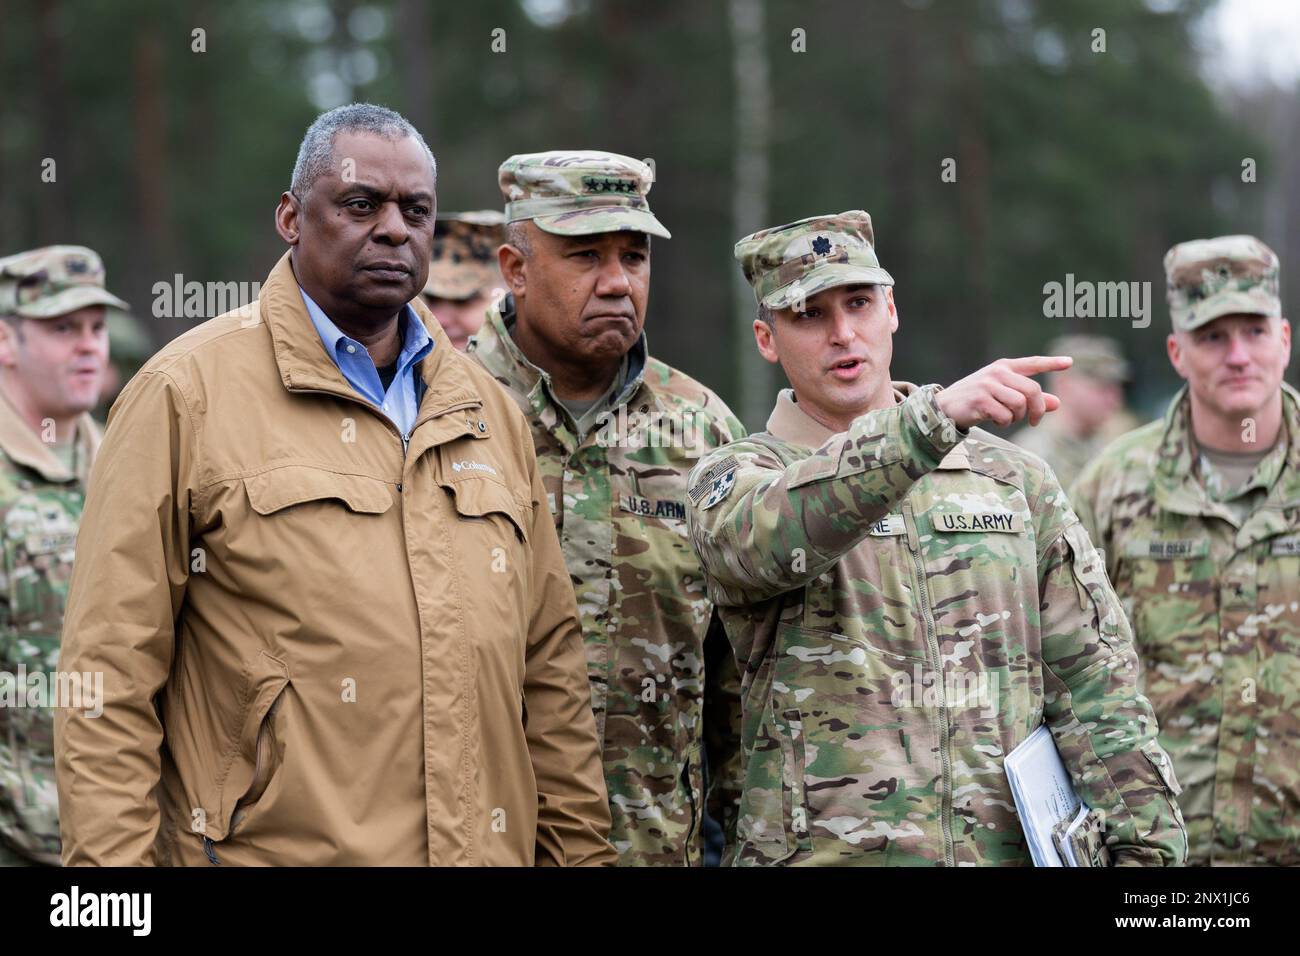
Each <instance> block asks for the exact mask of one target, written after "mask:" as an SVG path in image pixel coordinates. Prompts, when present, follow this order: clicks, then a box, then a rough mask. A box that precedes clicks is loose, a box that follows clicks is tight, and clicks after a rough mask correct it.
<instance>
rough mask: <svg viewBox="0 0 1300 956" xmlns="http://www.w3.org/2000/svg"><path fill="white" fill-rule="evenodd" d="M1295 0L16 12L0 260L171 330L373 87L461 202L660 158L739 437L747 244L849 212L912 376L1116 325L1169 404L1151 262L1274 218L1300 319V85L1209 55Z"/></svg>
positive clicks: (672, 353)
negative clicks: (315, 137)
mask: <svg viewBox="0 0 1300 956" xmlns="http://www.w3.org/2000/svg"><path fill="white" fill-rule="evenodd" d="M1224 4H1228V5H1230V6H1231V10H1230V11H1229V13H1230V17H1227V18H1225V15H1224V10H1223V5H1224ZM1279 9H1290V10H1291V11H1292V14H1294V13H1295V12H1296V4H1295V3H1294V2H1293V0H1219V2H1217V3H1216V0H818V2H807V0H802V2H801V0H695V2H687V0H664V2H656V3H646V2H644V0H588V2H583V0H474V2H455V3H454V2H445V0H438V2H432V3H431V2H427V0H424V2H422V0H365V2H362V0H197V2H192V3H174V2H170V0H120V2H109V0H0V24H3V30H2V32H0V89H3V90H4V94H3V96H0V254H8V253H11V252H16V251H19V250H21V249H25V248H30V247H32V246H36V245H43V244H49V243H56V242H62V243H77V244H84V245H89V246H91V247H93V248H94V249H96V250H98V251H99V252H100V253H101V254H102V255H103V257H104V259H105V262H106V265H107V268H108V279H109V287H110V288H111V289H112V290H113V291H115V292H117V293H118V294H119V295H121V296H123V297H124V298H126V299H127V300H128V301H129V302H131V303H132V305H133V306H134V309H135V314H136V315H137V317H139V318H140V319H141V321H142V322H143V323H144V324H145V325H146V326H147V328H148V332H149V335H150V336H151V337H152V339H153V341H154V343H155V344H161V343H163V342H165V341H166V340H168V339H169V338H171V337H172V336H174V335H176V334H178V333H179V332H181V331H183V330H184V328H186V327H187V326H188V325H190V324H193V321H194V320H185V319H165V318H164V319H159V318H155V317H154V316H153V315H152V314H151V308H150V307H151V302H152V300H153V293H152V292H151V289H152V286H153V284H154V283H155V282H159V281H165V282H171V281H172V277H173V276H174V275H175V274H176V273H180V274H182V275H183V276H184V278H185V280H186V281H193V280H198V281H201V282H206V281H219V282H228V281H238V282H254V281H261V280H262V279H264V278H265V276H266V273H267V272H268V271H269V269H270V267H271V265H272V264H273V263H274V262H275V260H276V258H277V257H278V256H279V255H280V254H281V252H282V244H281V242H280V240H279V239H278V237H277V236H276V234H275V232H274V230H273V227H272V212H273V210H274V208H275V204H276V202H277V200H278V197H279V195H280V192H281V190H283V189H285V188H287V185H288V179H289V174H290V171H291V168H292V165H293V161H294V157H295V152H296V149H297V146H298V142H299V140H300V139H301V137H302V134H303V132H304V130H305V128H306V126H307V124H308V123H309V122H310V121H311V120H312V118H313V117H314V116H315V115H316V114H317V113H318V112H319V111H320V110H322V109H326V108H329V107H332V106H335V105H338V104H340V103H344V102H349V101H352V100H369V101H374V102H378V103H383V104H385V105H388V106H391V107H393V108H395V109H397V110H399V111H401V112H402V113H404V114H405V115H406V116H407V117H408V118H409V119H410V120H411V121H412V122H413V123H414V124H415V125H416V126H417V127H418V128H419V129H420V130H421V131H422V132H423V133H424V135H425V137H426V139H427V140H428V142H429V144H430V146H431V147H432V148H433V150H434V152H435V154H436V155H437V157H438V162H439V182H438V194H439V195H438V199H439V208H440V209H441V210H443V211H452V210H464V209H476V208H483V207H499V206H500V195H499V193H498V191H497V187H496V169H497V166H498V164H499V163H500V162H501V160H502V159H504V158H505V157H506V156H508V155H510V154H511V153H516V152H528V151H534V150H543V149H551V148H559V147H567V148H602V149H609V150H614V151H617V152H622V153H627V154H630V155H632V156H636V157H651V158H653V159H654V161H655V166H656V170H657V182H656V185H655V187H654V190H653V192H652V193H651V196H650V199H651V205H652V207H653V208H654V210H655V212H656V213H657V214H658V216H659V217H660V218H661V219H662V221H663V222H664V223H665V224H666V225H667V226H668V228H669V229H670V230H672V232H673V238H672V239H671V240H669V241H664V242H656V243H655V246H654V277H653V282H652V286H651V290H652V291H651V298H650V316H649V320H648V325H647V333H648V335H649V339H650V346H651V350H652V352H654V353H655V354H657V355H658V356H659V357H660V358H662V359H664V360H666V361H668V362H669V363H671V364H673V365H676V366H678V367H680V368H682V369H683V370H685V371H687V372H689V373H690V374H692V375H694V376H696V377H697V378H699V379H701V380H702V381H704V382H706V383H708V384H710V385H712V386H713V387H714V388H715V389H717V390H718V391H719V392H720V393H721V394H722V395H723V397H724V398H726V399H727V400H728V401H729V402H730V403H731V404H732V406H733V408H734V409H735V410H736V411H737V413H739V414H740V415H741V416H742V418H744V419H745V421H746V424H748V425H750V426H759V425H761V424H762V423H763V421H764V420H765V418H766V413H767V411H768V410H769V409H770V407H771V404H772V397H773V393H774V390H775V388H776V387H777V385H778V384H779V383H778V376H779V372H777V371H774V370H772V369H771V368H770V367H768V366H766V365H765V363H762V362H761V360H759V359H758V358H757V356H756V354H755V352H754V348H753V343H752V336H751V334H750V332H749V325H750V322H751V320H752V318H753V311H754V310H753V297H752V295H751V293H750V292H749V290H748V289H747V288H745V287H742V286H741V283H740V281H739V280H740V272H739V268H738V267H737V266H736V264H735V262H734V260H733V259H732V257H731V250H732V246H733V245H734V243H735V241H736V239H737V238H739V237H740V236H741V235H742V234H744V233H746V232H749V231H752V230H753V229H757V228H760V227H763V226H768V225H775V224H778V223H783V222H788V221H791V220H793V219H798V218H802V217H804V216H809V215H813V214H819V213H827V212H838V211H841V210H844V209H850V208H856V207H861V208H864V209H867V210H868V211H869V212H870V213H871V214H872V217H873V220H874V221H875V225H876V235H877V245H878V251H879V254H880V258H881V261H882V263H883V264H884V266H885V267H886V268H887V269H889V271H890V272H891V273H892V274H893V275H894V277H895V280H896V281H897V283H898V286H897V290H896V291H897V298H898V302H899V307H900V312H901V315H902V320H903V324H902V327H901V329H900V333H899V335H898V337H897V339H896V343H895V355H896V358H895V363H894V370H895V375H896V377H899V378H906V379H910V380H913V381H941V382H948V381H951V380H952V379H954V378H956V377H958V376H959V375H960V374H963V373H964V372H966V371H968V370H971V369H973V368H975V367H977V366H978V365H980V364H983V362H984V361H986V360H990V359H992V358H996V357H998V356H999V355H1004V354H1022V353H1032V352H1037V351H1041V350H1042V349H1043V347H1044V344H1045V343H1046V341H1047V340H1048V339H1049V338H1050V337H1052V336H1053V335H1056V334H1059V333H1062V332H1066V331H1095V332H1102V333H1107V334H1113V335H1114V336H1115V337H1116V338H1118V339H1119V340H1120V341H1121V343H1122V344H1123V346H1124V348H1125V349H1126V350H1127V352H1128V353H1129V355H1130V357H1131V358H1132V359H1133V360H1134V362H1135V363H1136V366H1137V369H1138V377H1137V381H1136V382H1135V385H1134V389H1133V393H1132V399H1133V401H1134V403H1135V405H1136V406H1137V407H1138V408H1139V409H1140V410H1141V412H1143V413H1144V414H1147V415H1154V414H1158V413H1159V412H1160V411H1161V410H1162V404H1163V402H1164V401H1165V400H1166V399H1167V398H1168V396H1169V395H1170V393H1171V392H1172V390H1173V388H1174V386H1175V385H1176V384H1177V382H1176V379H1175V378H1174V376H1173V373H1172V371H1170V369H1169V367H1168V362H1167V360H1166V358H1165V352H1164V337H1165V334H1166V332H1167V330H1168V314H1167V311H1166V309H1165V306H1164V281H1163V272H1162V268H1161V259H1162V257H1163V255H1164V252H1165V250H1166V249H1167V248H1168V247H1169V246H1170V245H1172V244H1173V243H1174V242H1177V241H1181V240H1184V239H1189V238H1196V237H1203V236H1209V235H1214V234H1219V233H1227V232H1250V233H1255V234H1257V235H1259V236H1260V237H1262V238H1263V239H1265V241H1267V242H1269V243H1270V244H1271V245H1272V246H1273V247H1274V249H1276V251H1277V252H1278V254H1279V255H1280V256H1281V258H1282V263H1283V296H1284V301H1285V302H1286V303H1287V306H1288V310H1287V311H1288V314H1289V315H1291V316H1293V317H1294V316H1300V308H1297V306H1300V298H1298V297H1297V293H1296V291H1295V290H1296V284H1295V283H1294V282H1292V281H1290V278H1291V276H1292V275H1293V274H1294V270H1296V269H1297V268H1300V198H1298V197H1297V189H1298V186H1300V107H1298V106H1297V97H1296V80H1295V73H1288V72H1287V71H1286V70H1285V69H1282V70H1273V71H1272V72H1271V73H1269V72H1267V71H1265V72H1264V73H1262V74H1261V75H1258V76H1255V77H1253V78H1251V77H1246V78H1243V77H1242V76H1240V75H1237V74H1234V72H1233V71H1232V70H1230V69H1229V68H1228V64H1227V63H1226V62H1225V61H1224V60H1223V59H1222V57H1223V53H1222V51H1221V49H1220V47H1219V45H1218V43H1217V40H1218V39H1220V38H1221V37H1220V35H1221V34H1224V33H1225V32H1226V28H1225V23H1226V24H1228V25H1229V26H1232V27H1235V26H1241V25H1242V24H1243V22H1245V21H1249V20H1250V18H1253V17H1260V18H1261V24H1262V25H1265V26H1266V25H1267V18H1268V17H1269V16H1270V15H1274V14H1277V13H1278V11H1279ZM1245 25H1247V26H1249V25H1250V24H1249V23H1246V24H1245ZM1259 25H1260V24H1257V26H1259ZM1098 28H1101V29H1103V30H1104V31H1105V45H1106V46H1105V52H1095V51H1094V47H1095V45H1096V34H1095V33H1094V31H1095V30H1096V29H1098ZM196 29H201V30H202V31H203V46H204V50H203V51H202V52H197V51H196V50H195V45H196V41H195V36H196V35H195V33H194V31H195V30H196ZM494 31H504V32H503V33H494ZM1267 32H1268V31H1267V30H1257V31H1256V33H1257V34H1266V33H1267ZM502 45H504V50H501V49H500V48H501V46H502ZM494 46H495V47H496V48H497V49H496V50H495V51H494ZM1248 53H1249V51H1248ZM1293 55H1294V56H1295V57H1296V58H1300V49H1296V48H1293ZM1247 59H1249V55H1248V57H1247ZM1283 66H1285V64H1283ZM46 158H54V159H55V160H56V162H57V178H56V181H55V182H52V183H51V182H43V181H42V178H41V171H42V161H43V160H44V159H46ZM946 159H952V160H955V161H956V181H955V182H944V181H943V177H942V171H943V163H944V161H945V160H946ZM1247 159H1250V160H1253V161H1254V164H1255V175H1254V180H1255V181H1243V162H1244V161H1245V160H1247ZM1246 178H1247V179H1249V178H1250V177H1246ZM1067 273H1073V274H1074V275H1075V277H1076V279H1080V280H1085V279H1086V280H1092V281H1098V282H1101V281H1106V282H1117V281H1148V282H1150V283H1151V291H1152V301H1151V305H1152V313H1151V315H1152V321H1151V324H1150V327H1149V328H1146V329H1135V328H1133V327H1132V325H1131V323H1130V322H1129V321H1127V320H1125V319H1114V318H1112V319H1077V320H1061V319H1047V318H1044V309H1043V299H1044V296H1043V286H1044V284H1045V283H1047V282H1051V281H1062V282H1063V281H1064V280H1065V276H1066V274H1067Z"/></svg>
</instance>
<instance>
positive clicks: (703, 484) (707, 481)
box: [687, 455, 740, 511]
mask: <svg viewBox="0 0 1300 956" xmlns="http://www.w3.org/2000/svg"><path fill="white" fill-rule="evenodd" d="M739 466H740V462H739V461H737V460H736V456H735V455H728V456H727V457H726V458H724V459H722V461H720V462H718V463H717V464H716V465H714V466H713V467H712V468H710V469H709V470H708V471H706V472H705V473H704V474H702V475H700V480H699V481H697V482H696V483H695V487H693V488H692V489H691V490H690V491H688V492H687V494H688V495H689V496H690V499H691V501H692V503H694V504H696V505H699V507H700V510H701V511H708V510H709V509H710V508H712V507H713V506H714V505H716V504H718V503H719V502H721V501H723V500H724V499H725V498H726V497H727V495H729V494H731V489H732V488H735V487H736V469H737V468H738V467H739ZM700 499H703V501H701V500H700Z"/></svg>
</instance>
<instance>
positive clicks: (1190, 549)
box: [1124, 538, 1210, 561]
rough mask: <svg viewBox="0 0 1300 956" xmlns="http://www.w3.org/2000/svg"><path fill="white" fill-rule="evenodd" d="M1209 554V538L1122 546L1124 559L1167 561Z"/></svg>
mask: <svg viewBox="0 0 1300 956" xmlns="http://www.w3.org/2000/svg"><path fill="white" fill-rule="evenodd" d="M1209 553H1210V539H1209V538H1199V539H1198V538H1184V539H1174V538H1168V539H1165V540H1163V541H1130V542H1128V544H1126V545H1125V546H1124V557H1126V558H1155V559H1156V560H1157V561H1169V560H1172V559H1174V558H1203V557H1205V556H1206V555H1207V554H1209Z"/></svg>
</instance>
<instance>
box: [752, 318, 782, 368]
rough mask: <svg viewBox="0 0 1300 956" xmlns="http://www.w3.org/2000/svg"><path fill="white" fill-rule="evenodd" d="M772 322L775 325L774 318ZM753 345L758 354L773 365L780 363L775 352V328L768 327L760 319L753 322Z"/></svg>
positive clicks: (772, 326) (778, 356)
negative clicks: (755, 346)
mask: <svg viewBox="0 0 1300 956" xmlns="http://www.w3.org/2000/svg"><path fill="white" fill-rule="evenodd" d="M772 321H773V322H774V323H775V321H776V317H775V316H773V318H772ZM754 344H755V345H757V346H758V354H759V355H761V356H763V358H765V359H767V360H768V361H769V362H771V363H772V364H773V365H775V364H776V363H777V362H779V361H780V359H781V356H780V354H779V353H778V352H777V350H776V326H775V325H768V324H767V323H766V322H764V321H763V320H762V319H755V320H754Z"/></svg>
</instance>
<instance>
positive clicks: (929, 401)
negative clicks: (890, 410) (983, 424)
mask: <svg viewBox="0 0 1300 956" xmlns="http://www.w3.org/2000/svg"><path fill="white" fill-rule="evenodd" d="M942 389H943V386H942V385H926V386H924V387H922V388H920V389H917V391H916V392H914V393H913V394H911V395H909V396H908V398H907V401H905V402H904V403H903V407H904V409H905V414H906V421H907V424H908V426H909V427H910V430H911V431H912V432H913V433H914V435H915V439H916V441H918V443H919V444H920V445H921V446H922V447H925V449H926V450H927V451H929V452H930V453H931V455H932V456H933V457H934V459H935V460H936V461H938V460H939V459H941V458H943V456H944V455H946V454H948V452H950V451H952V449H953V448H955V447H956V446H957V445H959V444H960V443H961V441H962V439H964V438H965V437H966V436H967V435H968V434H969V432H968V431H967V430H966V429H964V428H958V427H957V423H956V422H954V421H953V420H952V419H951V418H949V417H948V416H947V415H945V414H944V413H943V412H942V411H941V410H940V409H939V403H938V402H936V401H935V396H936V395H937V394H938V393H939V392H940V391H942Z"/></svg>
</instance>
